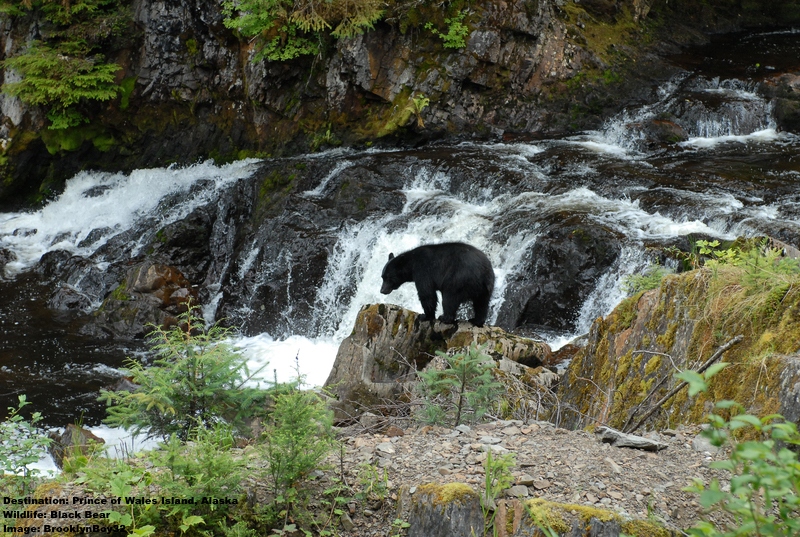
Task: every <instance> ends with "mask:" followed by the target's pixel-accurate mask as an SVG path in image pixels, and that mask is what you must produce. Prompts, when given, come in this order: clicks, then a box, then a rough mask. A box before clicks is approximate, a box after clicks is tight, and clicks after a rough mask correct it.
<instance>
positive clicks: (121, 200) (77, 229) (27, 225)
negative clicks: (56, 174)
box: [0, 159, 257, 277]
mask: <svg viewBox="0 0 800 537" xmlns="http://www.w3.org/2000/svg"><path fill="white" fill-rule="evenodd" d="M256 162H257V161H256V160H253V159H249V160H242V161H239V162H235V163H233V164H228V165H225V166H215V165H214V164H213V162H210V161H209V162H205V163H202V164H196V165H194V166H187V167H183V168H181V167H170V168H155V169H147V170H136V171H134V172H132V173H131V174H130V175H125V174H122V173H117V174H110V173H100V172H81V173H79V174H78V175H76V176H75V177H73V178H72V179H70V180H69V181H68V182H67V186H66V188H65V189H64V192H63V193H62V194H61V195H60V196H58V198H57V199H55V200H54V201H52V202H50V203H48V204H47V205H45V206H44V207H42V208H41V209H40V210H38V211H32V212H26V213H5V214H0V244H2V246H3V247H4V248H8V249H10V250H12V251H13V252H14V253H15V254H16V257H17V259H16V260H14V261H11V262H9V263H8V264H7V265H6V267H5V272H6V276H7V277H11V276H13V275H14V274H16V273H19V272H21V271H23V270H25V269H27V268H29V267H31V266H32V265H34V264H35V263H37V262H38V261H39V259H41V257H42V255H44V254H45V253H47V252H49V251H52V250H67V251H69V252H71V253H73V254H75V255H82V256H84V257H87V256H89V255H91V254H92V253H93V252H95V251H96V250H97V249H98V248H99V247H101V246H102V245H104V244H105V243H106V242H107V241H108V240H109V239H110V238H111V237H114V236H115V235H118V234H119V233H122V232H124V231H126V230H128V229H130V228H132V227H133V226H135V225H138V224H139V223H140V222H142V221H145V220H152V221H153V226H152V227H154V228H155V229H160V228H162V227H164V226H165V225H167V224H169V223H171V222H176V221H178V220H180V219H182V218H184V217H186V215H188V214H189V213H190V212H192V211H193V210H194V209H195V208H197V207H199V206H201V205H204V204H207V203H209V202H211V201H212V200H214V199H215V197H216V196H218V194H219V192H220V190H222V189H223V188H225V187H226V186H227V185H229V184H231V183H232V182H235V181H238V180H239V179H243V178H245V177H249V176H250V175H252V173H253V171H254V164H255V163H256ZM201 181H206V182H208V183H209V184H208V185H206V188H199V189H195V190H192V187H193V186H194V185H196V184H197V183H199V182H201ZM140 246H141V245H140ZM135 253H136V251H135V250H134V255H135Z"/></svg>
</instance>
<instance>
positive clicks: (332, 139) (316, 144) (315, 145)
mask: <svg viewBox="0 0 800 537" xmlns="http://www.w3.org/2000/svg"><path fill="white" fill-rule="evenodd" d="M323 145H333V146H339V145H342V141H341V140H339V138H337V137H336V135H335V134H333V133H332V132H331V126H330V125H328V130H327V131H325V134H320V133H317V134H315V135H314V136H313V137H312V138H311V143H310V144H309V146H310V149H311V152H312V153H313V152H316V151H317V150H318V149H319V148H320V147H322V146H323Z"/></svg>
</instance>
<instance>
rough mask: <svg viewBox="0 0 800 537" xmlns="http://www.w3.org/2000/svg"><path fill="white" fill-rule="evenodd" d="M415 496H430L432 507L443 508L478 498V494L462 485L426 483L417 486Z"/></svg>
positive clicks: (467, 486)
mask: <svg viewBox="0 0 800 537" xmlns="http://www.w3.org/2000/svg"><path fill="white" fill-rule="evenodd" d="M415 494H424V495H430V496H431V497H432V499H433V505H434V506H437V507H443V508H444V507H446V506H447V505H448V504H450V503H453V502H458V503H464V502H465V501H466V500H471V499H476V498H478V493H477V492H475V490H474V489H473V488H472V487H470V486H469V485H465V484H464V483H448V484H446V485H440V484H439V483H426V484H424V485H420V486H418V487H417V490H416V492H415Z"/></svg>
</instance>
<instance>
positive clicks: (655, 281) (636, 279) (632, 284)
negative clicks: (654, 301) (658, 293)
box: [621, 263, 672, 296]
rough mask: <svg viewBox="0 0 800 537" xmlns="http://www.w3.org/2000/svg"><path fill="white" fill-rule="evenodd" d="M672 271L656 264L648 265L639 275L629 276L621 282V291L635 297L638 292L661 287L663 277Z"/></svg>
mask: <svg viewBox="0 0 800 537" xmlns="http://www.w3.org/2000/svg"><path fill="white" fill-rule="evenodd" d="M671 273H672V271H671V270H670V269H668V268H667V267H664V266H661V265H659V264H658V263H656V264H654V265H649V266H647V267H645V269H644V270H643V271H642V272H641V273H640V274H631V275H629V276H626V277H625V278H624V279H623V281H622V286H621V289H622V290H623V291H624V292H625V293H627V294H628V295H629V296H631V295H635V294H636V293H638V292H640V291H649V290H650V289H655V288H657V287H658V286H659V285H661V280H663V279H664V276H666V275H667V274H671Z"/></svg>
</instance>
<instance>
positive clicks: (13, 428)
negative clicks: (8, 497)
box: [0, 395, 52, 494]
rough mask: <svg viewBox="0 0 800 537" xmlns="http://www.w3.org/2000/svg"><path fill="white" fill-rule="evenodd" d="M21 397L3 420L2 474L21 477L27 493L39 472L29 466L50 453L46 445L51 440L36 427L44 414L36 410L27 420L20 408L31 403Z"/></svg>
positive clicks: (0, 427) (0, 437) (0, 435)
mask: <svg viewBox="0 0 800 537" xmlns="http://www.w3.org/2000/svg"><path fill="white" fill-rule="evenodd" d="M18 399H19V403H18V404H17V408H14V407H8V411H9V416H8V417H7V418H6V420H5V421H4V422H2V423H0V473H2V472H8V473H10V474H14V475H20V476H22V490H21V492H22V494H26V493H27V491H28V490H29V489H30V488H31V484H32V481H33V479H35V478H36V476H37V474H38V473H39V470H37V469H35V468H29V466H30V465H31V464H33V463H35V462H38V461H39V459H40V458H41V457H42V456H43V455H45V454H46V453H47V447H48V446H49V445H50V443H51V442H52V441H51V440H50V438H48V437H47V435H46V434H45V433H44V431H41V430H40V429H39V428H38V427H37V426H36V423H37V422H38V421H40V420H41V419H42V415H41V413H39V412H34V413H33V415H32V416H31V419H30V420H26V419H25V418H23V417H22V415H21V414H20V411H21V410H22V408H23V407H25V406H26V405H29V404H30V403H29V402H28V401H27V400H26V399H27V398H26V397H25V396H24V395H20V396H19V398H18ZM9 483H14V481H9ZM8 492H16V491H8Z"/></svg>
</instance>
